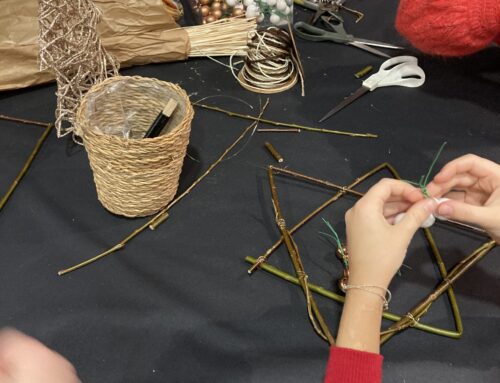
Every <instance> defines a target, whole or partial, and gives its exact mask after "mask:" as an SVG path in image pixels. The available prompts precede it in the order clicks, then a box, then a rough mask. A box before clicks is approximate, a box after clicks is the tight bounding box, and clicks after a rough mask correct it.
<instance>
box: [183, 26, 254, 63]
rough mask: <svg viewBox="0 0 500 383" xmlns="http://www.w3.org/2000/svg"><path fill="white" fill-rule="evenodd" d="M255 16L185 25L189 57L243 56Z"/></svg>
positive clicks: (252, 29)
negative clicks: (191, 25)
mask: <svg viewBox="0 0 500 383" xmlns="http://www.w3.org/2000/svg"><path fill="white" fill-rule="evenodd" d="M256 28H257V22H256V21H255V18H250V19H246V18H244V17H231V18H227V19H220V20H217V21H215V22H213V23H209V24H204V25H197V26H194V27H185V28H184V30H185V31H186V32H187V34H188V35H189V42H190V44H191V50H190V52H189V57H206V56H211V57H212V56H233V55H234V56H244V55H245V54H246V50H247V42H248V34H249V32H252V31H255V30H256Z"/></svg>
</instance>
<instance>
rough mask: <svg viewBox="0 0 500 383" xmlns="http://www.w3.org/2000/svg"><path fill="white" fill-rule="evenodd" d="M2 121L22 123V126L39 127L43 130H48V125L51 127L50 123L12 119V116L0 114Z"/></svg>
mask: <svg viewBox="0 0 500 383" xmlns="http://www.w3.org/2000/svg"><path fill="white" fill-rule="evenodd" d="M0 119H1V120H6V121H12V122H20V123H21V124H26V125H37V126H41V127H43V128H46V127H47V126H48V125H50V124H49V123H48V122H40V121H34V120H25V119H24V118H17V117H11V116H6V115H4V114H0Z"/></svg>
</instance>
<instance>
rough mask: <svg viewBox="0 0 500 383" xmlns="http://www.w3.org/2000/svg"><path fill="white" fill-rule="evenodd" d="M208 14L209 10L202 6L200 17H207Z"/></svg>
mask: <svg viewBox="0 0 500 383" xmlns="http://www.w3.org/2000/svg"><path fill="white" fill-rule="evenodd" d="M209 13H210V8H208V6H206V5H204V6H203V7H201V15H202V16H203V17H206V16H208V14H209Z"/></svg>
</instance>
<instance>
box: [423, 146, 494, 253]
mask: <svg viewBox="0 0 500 383" xmlns="http://www.w3.org/2000/svg"><path fill="white" fill-rule="evenodd" d="M427 190H428V192H429V193H430V194H431V195H432V196H436V197H441V196H444V197H446V198H449V199H450V200H449V201H446V202H443V203H442V204H440V205H439V207H438V209H437V214H439V215H440V216H443V217H445V218H450V219H453V220H456V221H462V222H468V223H471V224H473V225H478V226H480V227H482V228H483V229H485V230H486V231H487V232H488V234H489V235H491V237H492V238H493V239H494V240H495V241H496V242H497V243H499V244H500V165H498V164H496V163H494V162H492V161H489V160H486V159H484V158H481V157H478V156H475V155H473V154H467V155H465V156H462V157H459V158H457V159H455V160H453V161H451V162H449V163H448V164H446V165H445V166H444V167H443V168H442V169H441V171H440V172H439V173H438V174H436V176H435V177H434V179H433V180H432V182H431V183H429V185H427Z"/></svg>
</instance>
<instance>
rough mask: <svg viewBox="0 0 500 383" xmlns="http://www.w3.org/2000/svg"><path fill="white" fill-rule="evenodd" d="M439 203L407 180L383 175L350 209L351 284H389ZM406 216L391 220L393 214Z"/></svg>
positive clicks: (348, 213) (347, 219) (348, 229)
mask: <svg viewBox="0 0 500 383" xmlns="http://www.w3.org/2000/svg"><path fill="white" fill-rule="evenodd" d="M436 206H437V203H436V201H434V200H433V199H431V198H429V199H424V197H423V195H422V192H421V191H420V190H419V189H417V188H415V187H413V186H411V185H409V184H408V183H406V182H403V181H399V180H393V179H383V180H381V181H380V182H378V183H377V184H376V185H374V186H373V187H372V188H371V189H370V190H369V191H368V192H367V193H366V194H365V196H364V197H363V198H361V199H360V200H359V201H358V202H357V203H356V204H355V205H354V207H353V208H351V209H350V210H349V211H348V212H347V213H346V217H345V220H346V226H347V251H348V254H349V284H352V285H373V286H379V287H382V288H387V286H388V285H389V283H390V281H391V279H392V278H393V276H394V275H395V274H396V272H397V271H398V270H399V268H400V267H401V264H402V263H403V260H404V257H405V255H406V250H407V248H408V245H409V244H410V241H411V239H412V237H413V235H414V234H415V232H416V231H417V230H418V228H419V227H420V225H421V224H422V223H423V222H424V221H425V220H426V219H427V217H428V216H429V215H430V214H433V213H434V211H435V209H436ZM403 211H406V214H405V216H404V218H403V219H402V220H401V221H400V222H399V223H397V224H394V225H393V224H391V223H392V221H393V217H394V216H395V215H397V214H398V213H401V212H403Z"/></svg>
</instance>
